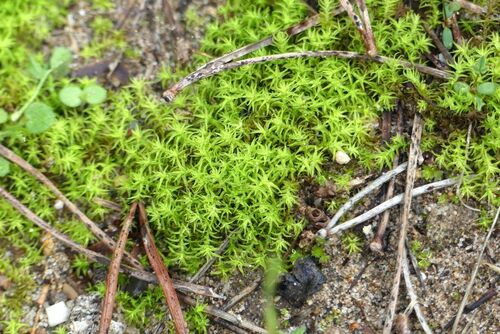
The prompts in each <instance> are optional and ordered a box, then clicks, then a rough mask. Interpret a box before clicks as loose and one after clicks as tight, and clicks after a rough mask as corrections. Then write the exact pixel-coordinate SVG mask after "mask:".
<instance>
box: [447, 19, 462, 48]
mask: <svg viewBox="0 0 500 334" xmlns="http://www.w3.org/2000/svg"><path fill="white" fill-rule="evenodd" d="M448 21H449V24H450V26H451V32H452V34H453V39H454V40H455V42H456V43H457V44H458V45H462V44H463V37H462V32H461V31H460V27H459V26H458V20H457V14H456V13H455V14H453V15H452V16H451V17H450V19H449V20H448Z"/></svg>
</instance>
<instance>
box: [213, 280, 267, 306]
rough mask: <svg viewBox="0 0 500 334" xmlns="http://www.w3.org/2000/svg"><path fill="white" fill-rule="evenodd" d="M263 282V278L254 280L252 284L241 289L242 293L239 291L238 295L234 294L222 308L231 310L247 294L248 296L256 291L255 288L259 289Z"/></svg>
mask: <svg viewBox="0 0 500 334" xmlns="http://www.w3.org/2000/svg"><path fill="white" fill-rule="evenodd" d="M261 282H262V279H258V280H256V281H254V282H253V283H252V284H250V285H249V286H247V287H246V288H244V289H243V290H241V292H240V293H238V294H237V295H236V296H234V297H233V298H231V299H230V300H229V301H228V302H227V303H226V304H225V305H224V306H223V307H222V310H223V311H227V310H230V309H231V308H233V306H234V305H236V304H238V303H239V302H241V301H242V300H243V299H245V298H246V296H248V295H249V294H251V293H252V292H254V291H255V289H257V288H258V287H259V285H260V283H261Z"/></svg>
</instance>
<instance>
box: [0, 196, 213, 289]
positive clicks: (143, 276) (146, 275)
mask: <svg viewBox="0 0 500 334" xmlns="http://www.w3.org/2000/svg"><path fill="white" fill-rule="evenodd" d="M0 197H3V198H4V199H5V200H7V202H9V203H10V204H11V205H12V206H13V207H14V208H15V209H16V210H17V211H19V212H20V213H21V214H22V215H23V216H24V217H26V219H28V220H30V221H32V222H33V223H34V224H35V225H37V226H38V227H40V228H41V229H43V230H44V231H46V232H47V233H49V234H50V235H52V236H53V237H54V238H55V239H57V240H58V241H60V242H61V243H62V244H64V245H66V246H67V247H69V248H72V249H73V250H74V251H75V252H77V253H80V254H82V255H83V256H85V257H87V259H89V260H91V261H94V262H98V263H101V264H104V265H109V263H110V260H109V259H108V258H107V257H106V256H104V255H102V254H99V253H97V252H94V251H91V250H89V249H87V248H85V247H83V246H82V245H79V244H77V243H76V242H74V241H73V240H71V239H70V238H68V237H67V236H66V235H65V234H63V233H61V232H59V231H57V230H55V229H54V228H53V227H52V226H50V224H48V223H47V222H45V221H44V220H43V219H41V218H40V217H38V216H37V215H36V214H35V213H33V212H32V211H31V210H30V209H28V208H27V207H26V206H24V205H23V204H22V203H21V202H19V200H17V199H16V198H15V197H14V196H12V195H11V194H10V193H9V192H8V191H6V190H5V189H4V188H2V187H0ZM121 270H122V271H124V272H127V273H129V274H130V275H132V276H134V277H135V278H137V279H140V280H143V281H146V282H151V283H157V282H158V281H157V279H156V277H155V275H153V274H152V273H150V272H147V271H144V270H140V269H136V268H132V267H129V266H127V265H123V264H122V268H121ZM174 286H175V288H176V289H177V290H179V291H182V292H186V293H194V294H198V295H201V296H207V297H211V298H222V296H220V295H219V294H217V293H215V292H214V291H213V289H212V288H209V287H205V286H202V285H198V284H193V283H189V282H183V281H178V280H174Z"/></svg>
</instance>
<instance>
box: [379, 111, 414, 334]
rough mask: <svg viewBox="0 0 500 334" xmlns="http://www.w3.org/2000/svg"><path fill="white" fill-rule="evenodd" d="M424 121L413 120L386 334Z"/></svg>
mask: <svg viewBox="0 0 500 334" xmlns="http://www.w3.org/2000/svg"><path fill="white" fill-rule="evenodd" d="M422 127H423V120H422V117H421V116H420V114H418V113H416V114H415V118H414V119H413V129H412V134H411V145H410V153H409V156H408V171H407V174H406V186H405V193H404V201H403V209H402V210H401V218H400V220H401V223H400V224H401V227H400V231H399V240H398V251H397V257H396V274H395V275H394V281H393V285H392V289H391V296H390V300H389V306H388V308H387V316H386V319H385V324H384V330H383V333H384V334H390V333H391V329H392V323H393V320H394V316H395V314H396V306H397V303H398V295H399V283H400V281H401V270H402V263H403V256H404V255H405V254H406V253H405V240H406V231H407V229H408V216H409V214H410V209H411V199H412V191H413V186H414V184H415V173H416V170H417V163H418V154H419V150H420V140H421V137H422Z"/></svg>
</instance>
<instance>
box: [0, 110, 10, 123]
mask: <svg viewBox="0 0 500 334" xmlns="http://www.w3.org/2000/svg"><path fill="white" fill-rule="evenodd" d="M8 119H9V114H7V112H6V111H5V109H3V108H0V124H3V123H5V122H7V120H8Z"/></svg>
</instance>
